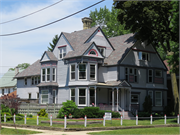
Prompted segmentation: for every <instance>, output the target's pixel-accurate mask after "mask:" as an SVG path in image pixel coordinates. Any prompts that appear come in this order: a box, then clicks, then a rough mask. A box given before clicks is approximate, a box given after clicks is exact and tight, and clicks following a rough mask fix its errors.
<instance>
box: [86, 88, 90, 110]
mask: <svg viewBox="0 0 180 135" xmlns="http://www.w3.org/2000/svg"><path fill="white" fill-rule="evenodd" d="M87 89H88V107H89V106H90V91H89V87H87Z"/></svg>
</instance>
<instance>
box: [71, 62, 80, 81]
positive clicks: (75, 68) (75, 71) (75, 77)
mask: <svg viewBox="0 0 180 135" xmlns="http://www.w3.org/2000/svg"><path fill="white" fill-rule="evenodd" d="M69 65H70V70H69V71H70V75H69V76H70V81H74V80H75V79H76V64H74V63H73V64H69ZM72 65H74V66H75V71H74V73H75V78H74V79H71V66H72ZM78 71H79V68H78Z"/></svg>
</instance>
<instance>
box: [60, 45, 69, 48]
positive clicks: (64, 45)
mask: <svg viewBox="0 0 180 135" xmlns="http://www.w3.org/2000/svg"><path fill="white" fill-rule="evenodd" d="M66 46H67V45H63V46H58V48H61V47H66Z"/></svg>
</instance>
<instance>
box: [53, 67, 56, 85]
mask: <svg viewBox="0 0 180 135" xmlns="http://www.w3.org/2000/svg"><path fill="white" fill-rule="evenodd" d="M53 69H54V74H53V73H52V81H53V82H56V68H53ZM53 75H54V80H53Z"/></svg>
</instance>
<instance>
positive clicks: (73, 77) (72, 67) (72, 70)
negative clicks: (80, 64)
mask: <svg viewBox="0 0 180 135" xmlns="http://www.w3.org/2000/svg"><path fill="white" fill-rule="evenodd" d="M70 68H71V69H70V71H71V73H70V76H71V77H70V78H71V80H74V79H75V64H73V65H71V66H70Z"/></svg>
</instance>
